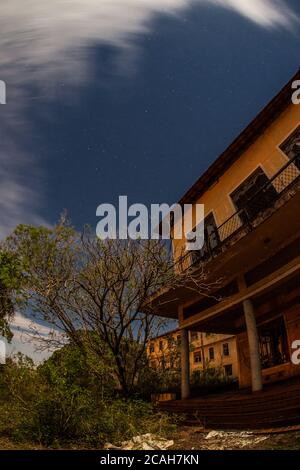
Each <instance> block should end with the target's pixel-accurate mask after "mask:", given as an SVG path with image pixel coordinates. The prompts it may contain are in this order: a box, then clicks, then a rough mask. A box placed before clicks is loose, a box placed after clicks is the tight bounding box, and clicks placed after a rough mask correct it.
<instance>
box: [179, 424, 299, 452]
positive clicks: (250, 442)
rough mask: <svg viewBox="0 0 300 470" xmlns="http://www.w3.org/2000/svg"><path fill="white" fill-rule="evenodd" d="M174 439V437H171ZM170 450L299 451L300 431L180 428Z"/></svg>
mask: <svg viewBox="0 0 300 470" xmlns="http://www.w3.org/2000/svg"><path fill="white" fill-rule="evenodd" d="M173 439H174V437H173ZM174 441H175V443H174V446H173V447H172V448H171V449H176V450H300V430H299V431H289V432H284V433H279V434H254V433H251V432H250V433H248V432H246V431H240V432H239V431H235V432H230V431H228V432H227V431H211V432H210V431H207V432H203V431H202V430H201V429H199V428H194V427H181V428H179V430H178V433H177V436H176V438H175V439H174Z"/></svg>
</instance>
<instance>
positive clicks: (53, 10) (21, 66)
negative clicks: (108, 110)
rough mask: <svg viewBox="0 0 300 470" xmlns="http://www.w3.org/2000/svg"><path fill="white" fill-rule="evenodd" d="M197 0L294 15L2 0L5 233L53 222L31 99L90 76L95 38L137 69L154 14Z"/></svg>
mask: <svg viewBox="0 0 300 470" xmlns="http://www.w3.org/2000/svg"><path fill="white" fill-rule="evenodd" d="M197 3H198V4H199V5H201V4H203V5H211V6H214V7H216V8H217V7H218V8H226V9H229V10H232V11H234V12H235V13H237V14H240V15H242V16H243V17H245V18H247V19H248V20H249V21H252V22H254V23H256V24H257V25H259V26H261V27H265V28H275V27H283V28H291V27H292V25H293V23H294V22H295V21H296V16H295V14H294V13H293V12H292V11H291V9H290V8H289V7H288V6H287V3H286V2H285V1H284V0H72V1H69V0H68V1H67V0H51V1H46V0H1V10H0V46H1V55H0V79H1V80H4V81H5V82H6V84H7V104H6V105H2V106H1V107H0V126H1V142H0V145H1V147H0V213H1V218H0V237H1V236H4V235H5V234H7V233H8V232H9V231H10V230H11V229H13V228H14V226H15V225H16V224H17V223H21V222H22V223H32V224H41V223H47V221H45V220H43V219H41V218H40V217H39V215H38V214H39V209H40V206H41V204H42V203H43V197H44V190H43V184H42V182H43V175H41V174H40V172H39V167H40V165H39V162H40V156H39V155H31V154H30V153H29V152H27V151H26V148H27V147H26V142H27V141H28V136H31V135H32V136H34V137H35V138H36V136H35V130H34V129H33V128H32V127H31V123H30V122H28V120H27V116H28V109H29V108H30V105H31V103H32V100H38V103H39V105H40V108H41V107H42V105H43V103H45V102H47V101H51V100H54V99H55V92H54V90H53V87H52V86H51V84H52V83H53V82H57V81H63V82H64V84H65V85H66V86H67V87H68V88H70V89H71V88H74V89H76V86H77V85H80V84H82V83H84V81H85V79H86V78H87V77H88V76H89V67H91V66H92V65H93V64H92V63H91V59H90V56H89V54H88V49H89V47H92V46H93V45H97V44H103V45H109V46H112V47H114V48H115V49H116V51H117V52H118V53H117V55H116V64H115V73H125V72H126V71H129V70H132V67H133V65H134V63H135V62H134V61H135V58H136V56H137V54H138V47H137V41H136V39H137V36H138V35H140V34H143V33H146V32H147V31H149V30H151V20H152V19H153V18H154V17H155V15H156V14H160V13H164V14H169V15H178V16H179V17H180V14H181V12H182V11H183V10H184V9H185V8H188V7H189V6H191V5H193V4H197ZM99 80H101V77H99ZM29 90H30V91H29ZM32 90H33V91H34V95H32Z"/></svg>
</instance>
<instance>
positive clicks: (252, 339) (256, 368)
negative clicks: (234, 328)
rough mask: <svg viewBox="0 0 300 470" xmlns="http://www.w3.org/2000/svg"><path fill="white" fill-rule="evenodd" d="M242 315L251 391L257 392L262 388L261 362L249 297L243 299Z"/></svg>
mask: <svg viewBox="0 0 300 470" xmlns="http://www.w3.org/2000/svg"><path fill="white" fill-rule="evenodd" d="M243 307H244V315H245V320H246V326H247V334H248V342H249V351H250V364H251V378H252V391H253V392H258V391H260V390H262V388H263V385H262V373H261V362H260V354H259V340H258V332H257V327H256V319H255V313H254V308H253V303H252V301H251V300H250V299H247V300H244V302H243Z"/></svg>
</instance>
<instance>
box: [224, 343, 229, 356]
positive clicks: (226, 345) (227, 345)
mask: <svg viewBox="0 0 300 470" xmlns="http://www.w3.org/2000/svg"><path fill="white" fill-rule="evenodd" d="M229 355H230V353H229V344H228V343H224V344H223V356H229Z"/></svg>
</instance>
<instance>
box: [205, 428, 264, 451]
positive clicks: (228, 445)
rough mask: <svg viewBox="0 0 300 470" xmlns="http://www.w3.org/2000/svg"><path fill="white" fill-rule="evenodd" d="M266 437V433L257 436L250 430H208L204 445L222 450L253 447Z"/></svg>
mask: <svg viewBox="0 0 300 470" xmlns="http://www.w3.org/2000/svg"><path fill="white" fill-rule="evenodd" d="M268 438H269V436H266V435H264V436H259V437H258V436H256V435H255V434H253V433H252V432H250V431H241V432H237V431H210V432H209V433H208V434H207V436H206V437H205V438H204V439H205V440H206V441H210V442H209V444H208V445H207V446H205V447H206V448H207V449H210V450H224V449H243V448H244V447H254V446H256V445H257V444H259V443H260V442H262V441H265V440H266V439H268Z"/></svg>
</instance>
